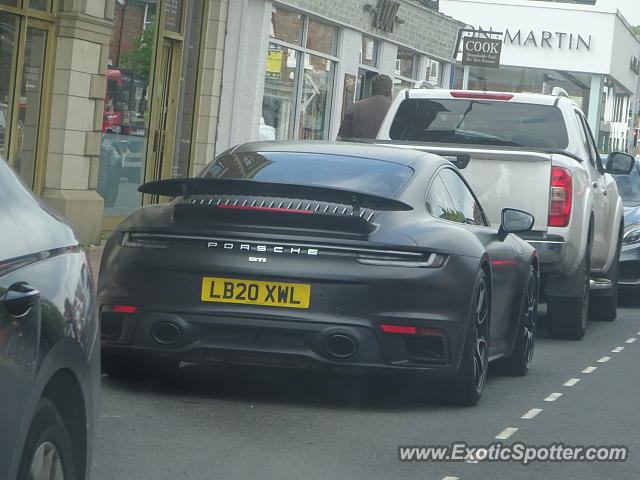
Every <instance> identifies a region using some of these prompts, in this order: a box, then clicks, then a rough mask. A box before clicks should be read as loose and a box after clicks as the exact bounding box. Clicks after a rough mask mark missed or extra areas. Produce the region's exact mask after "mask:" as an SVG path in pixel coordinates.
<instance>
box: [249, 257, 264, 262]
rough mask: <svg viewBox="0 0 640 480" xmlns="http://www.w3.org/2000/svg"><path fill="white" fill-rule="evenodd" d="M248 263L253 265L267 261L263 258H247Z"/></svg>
mask: <svg viewBox="0 0 640 480" xmlns="http://www.w3.org/2000/svg"><path fill="white" fill-rule="evenodd" d="M249 261H250V262H255V263H267V259H266V258H265V257H249Z"/></svg>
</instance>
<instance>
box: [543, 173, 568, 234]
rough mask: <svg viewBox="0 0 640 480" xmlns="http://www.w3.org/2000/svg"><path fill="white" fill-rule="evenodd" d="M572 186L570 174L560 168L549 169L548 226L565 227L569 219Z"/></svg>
mask: <svg viewBox="0 0 640 480" xmlns="http://www.w3.org/2000/svg"><path fill="white" fill-rule="evenodd" d="M572 196H573V186H572V183H571V173H569V170H567V169H566V168H562V167H551V188H550V198H549V226H550V227H566V226H567V225H569V220H570V219H571V199H572Z"/></svg>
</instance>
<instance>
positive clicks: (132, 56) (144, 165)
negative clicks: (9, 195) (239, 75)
mask: <svg viewBox="0 0 640 480" xmlns="http://www.w3.org/2000/svg"><path fill="white" fill-rule="evenodd" d="M228 3H229V0H205V1H203V0H68V1H67V0H65V1H64V2H63V1H61V0H0V154H1V155H2V156H3V157H5V158H6V159H7V160H8V162H9V164H10V165H12V166H13V167H14V168H15V170H16V171H17V172H18V173H19V174H20V175H21V177H22V178H23V179H24V181H25V183H26V184H27V185H29V186H30V187H31V188H32V189H33V190H34V192H35V193H36V194H37V195H39V196H41V197H42V198H43V199H44V200H45V202H47V203H48V204H49V205H51V206H52V207H54V208H55V209H56V210H58V211H59V212H60V213H62V214H63V215H65V216H66V217H67V218H68V219H69V220H70V221H71V222H72V224H73V225H74V227H75V229H76V232H77V233H78V236H79V238H80V241H81V242H83V243H96V242H98V241H99V239H100V234H101V232H102V231H103V229H106V230H109V229H111V228H113V226H114V225H116V224H117V223H118V222H119V221H120V220H122V218H124V216H125V215H127V214H128V213H130V212H132V211H133V210H134V209H136V208H137V207H139V206H140V205H142V204H143V203H149V202H154V201H157V200H158V199H157V198H143V197H142V196H141V195H140V194H139V193H138V192H137V187H138V186H139V185H140V183H142V182H144V181H149V180H153V179H160V178H171V177H176V176H186V175H191V174H193V173H194V172H195V171H197V170H199V169H200V168H202V166H204V164H205V163H206V162H207V161H209V160H210V159H211V158H212V156H213V150H214V143H215V131H216V126H217V119H218V106H219V98H220V85H221V80H222V56H223V50H222V48H223V42H224V34H225V30H226V18H227V7H228Z"/></svg>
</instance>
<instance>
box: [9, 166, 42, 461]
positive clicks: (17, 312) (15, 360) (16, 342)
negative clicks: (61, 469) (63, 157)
mask: <svg viewBox="0 0 640 480" xmlns="http://www.w3.org/2000/svg"><path fill="white" fill-rule="evenodd" d="M0 162H2V159H0ZM1 166H2V165H0V167H1ZM5 166H6V165H5ZM11 180H14V181H15V179H14V178H6V177H5V178H3V177H2V176H0V225H2V233H1V237H0V385H1V388H0V391H1V392H2V393H1V395H0V425H2V429H1V431H0V471H3V472H6V471H8V470H9V462H10V461H11V457H12V454H13V453H14V449H15V447H16V445H15V442H16V438H20V437H19V432H20V430H21V428H22V427H23V425H21V422H22V421H23V420H24V418H25V412H24V411H23V409H24V408H25V399H26V398H28V395H29V392H30V388H31V387H32V384H33V380H34V376H35V371H36V366H37V365H36V362H37V359H38V341H39V328H40V327H39V325H40V313H41V305H40V298H39V292H38V291H37V290H35V289H34V288H33V287H31V285H33V284H35V282H36V281H37V278H38V266H37V263H36V261H37V260H38V258H37V256H36V257H34V256H33V255H32V252H30V251H29V247H28V240H27V239H26V238H25V236H24V235H23V234H22V232H21V231H20V228H19V225H18V223H17V221H16V219H15V218H14V216H13V215H12V210H11V202H12V199H11V198H10V197H9V195H7V194H6V188H5V187H4V186H3V183H2V182H7V181H11Z"/></svg>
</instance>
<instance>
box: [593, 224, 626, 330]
mask: <svg viewBox="0 0 640 480" xmlns="http://www.w3.org/2000/svg"><path fill="white" fill-rule="evenodd" d="M621 247H622V236H620V237H619V238H618V247H617V249H616V255H615V257H614V260H613V265H611V268H610V269H609V271H608V272H607V274H606V275H604V276H603V277H604V278H606V279H608V280H611V290H610V291H609V292H607V295H597V296H596V295H594V296H592V297H591V305H589V318H590V319H591V320H598V321H601V322H613V321H614V320H615V319H616V317H617V316H618V272H619V271H620V249H621Z"/></svg>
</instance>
